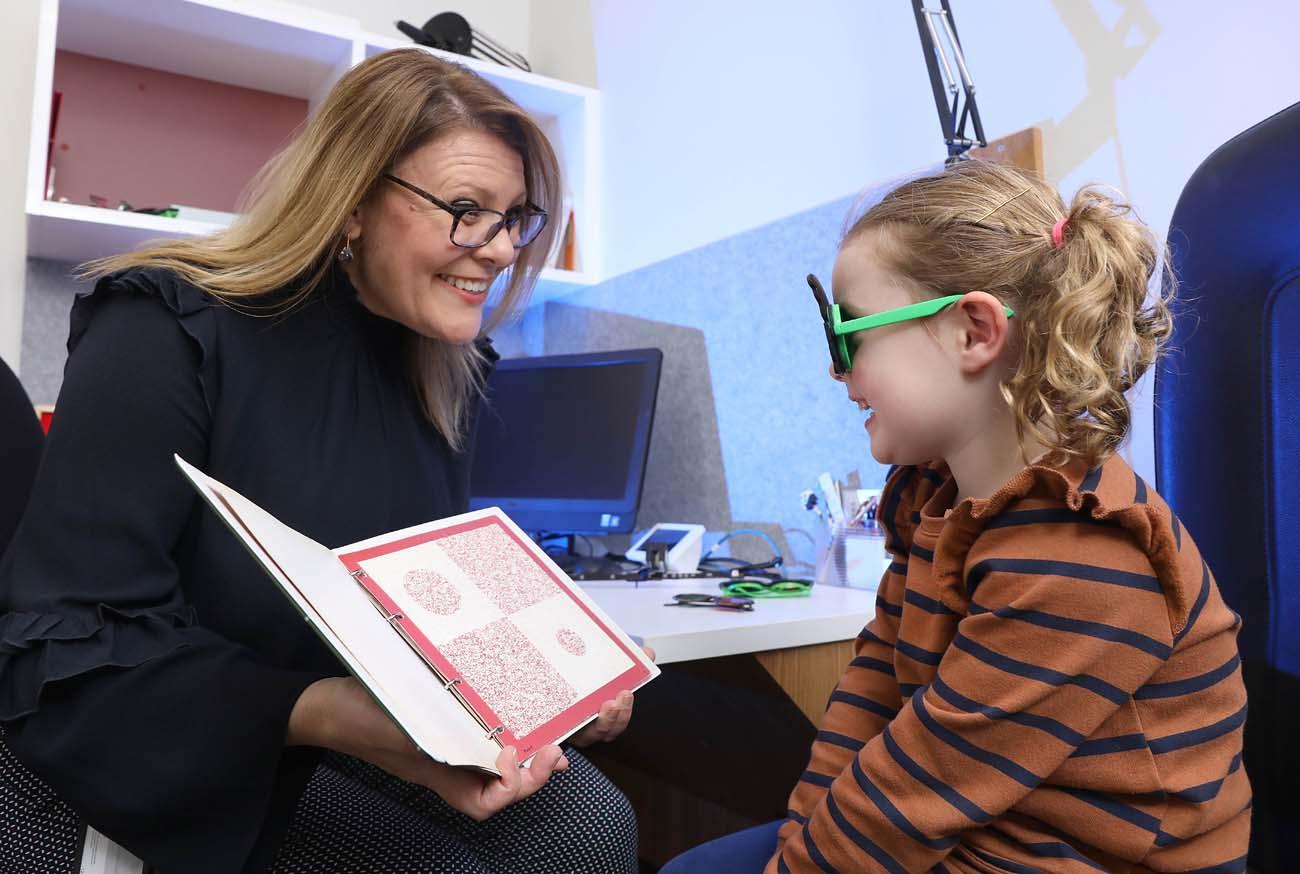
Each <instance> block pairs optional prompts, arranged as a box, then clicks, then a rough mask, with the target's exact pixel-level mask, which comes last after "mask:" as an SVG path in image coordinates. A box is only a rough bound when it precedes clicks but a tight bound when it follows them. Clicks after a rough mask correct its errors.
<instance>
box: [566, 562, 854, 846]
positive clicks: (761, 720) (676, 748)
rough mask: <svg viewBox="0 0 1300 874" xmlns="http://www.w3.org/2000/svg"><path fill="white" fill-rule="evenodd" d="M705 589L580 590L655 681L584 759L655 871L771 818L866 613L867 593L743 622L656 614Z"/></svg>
mask: <svg viewBox="0 0 1300 874" xmlns="http://www.w3.org/2000/svg"><path fill="white" fill-rule="evenodd" d="M718 582H719V580H654V581H648V582H643V583H641V584H640V585H639V586H634V585H633V584H632V583H631V582H625V581H583V582H581V583H580V585H581V586H582V588H583V590H584V591H586V592H587V594H588V595H589V596H590V597H591V598H592V600H594V601H595V602H596V603H597V604H599V605H600V607H601V609H603V610H604V611H605V612H606V613H608V614H609V616H610V618H611V619H613V620H614V621H615V622H617V623H618V624H619V625H620V626H621V627H622V628H623V630H624V631H626V632H627V633H628V634H629V635H631V636H632V637H633V638H635V639H637V640H639V641H640V642H642V643H644V644H646V645H648V646H650V647H652V648H653V649H654V650H655V655H656V661H657V662H658V664H659V665H660V666H661V668H662V669H663V674H662V675H661V676H660V677H659V679H657V680H655V681H654V682H652V683H650V685H648V686H646V687H645V688H644V689H642V690H640V691H638V692H637V705H636V710H635V712H634V714H633V717H632V723H631V725H630V726H629V728H628V731H627V732H626V733H625V735H624V736H623V737H622V738H620V739H619V740H618V741H615V742H614V743H613V744H610V745H598V746H597V747H593V748H588V749H587V750H586V751H585V752H587V753H588V755H590V756H591V758H593V759H594V760H595V761H596V763H597V764H598V765H599V766H600V767H601V768H602V769H603V770H604V771H605V772H606V773H607V774H608V775H609V776H610V778H611V779H613V780H614V782H615V783H616V784H617V785H618V786H619V788H621V789H622V790H623V792H624V793H625V794H626V795H627V796H628V798H629V799H630V800H631V802H632V806H633V807H634V808H635V809H636V812H637V819H638V823H639V825H640V830H641V855H642V857H643V858H645V859H647V860H648V861H651V862H653V863H655V864H662V863H663V862H665V861H667V860H668V859H669V858H671V857H672V856H674V855H676V854H677V853H678V852H680V851H682V850H685V849H687V848H688V847H691V846H694V845H696V844H698V843H701V842H703V841H706V840H710V839H712V838H715V837H719V836H721V835H723V834H727V833H729V832H732V831H736V830H738V829H741V828H745V827H747V826H750V825H756V824H758V823H761V822H767V821H770V820H772V819H776V818H778V817H781V816H783V815H784V813H785V802H786V798H787V796H788V795H789V793H790V789H791V788H792V787H793V786H794V783H795V781H796V780H797V779H798V777H799V774H800V773H801V772H802V771H803V769H804V767H806V765H807V761H808V750H809V747H810V746H811V744H812V739H813V735H814V734H815V727H814V726H815V725H816V724H817V722H818V721H819V720H820V719H821V714H822V711H823V710H824V709H825V707H826V700H827V698H828V697H829V696H830V693H831V690H832V689H833V688H834V686H835V683H836V682H838V680H839V678H840V674H841V673H843V671H844V668H845V667H846V666H847V665H848V663H849V661H850V660H851V659H852V658H853V641H854V639H855V638H856V637H857V635H858V632H859V631H861V630H862V627H863V626H864V625H866V624H867V622H868V620H870V618H871V617H872V615H874V613H875V602H876V592H875V590H874V589H872V590H866V589H846V588H839V587H835V586H816V587H814V588H813V590H812V592H811V593H810V594H809V595H808V597H806V598H771V599H761V598H760V599H756V600H755V604H754V610H753V611H752V612H743V611H738V610H724V609H719V608H709V607H667V606H664V605H665V604H666V603H667V602H669V601H671V600H672V596H673V595H674V594H677V593H681V592H709V593H713V592H717V591H718Z"/></svg>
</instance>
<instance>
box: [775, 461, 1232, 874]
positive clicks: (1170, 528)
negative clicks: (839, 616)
mask: <svg viewBox="0 0 1300 874" xmlns="http://www.w3.org/2000/svg"><path fill="white" fill-rule="evenodd" d="M955 495H956V484H955V483H954V481H953V479H952V477H951V476H950V475H949V474H948V471H947V469H946V468H945V467H942V466H923V467H906V468H899V469H897V470H896V471H894V472H893V473H892V475H891V476H890V479H889V482H888V484H887V485H886V488H885V492H884V495H883V500H882V503H881V507H882V511H881V517H882V522H883V523H884V524H885V527H886V530H887V548H888V549H889V551H890V554H891V556H892V559H893V561H892V564H891V565H890V567H889V569H888V571H887V572H886V573H885V575H884V578H883V580H882V581H881V584H880V589H879V597H878V599H877V601H876V608H877V609H876V615H875V618H874V619H872V621H871V622H870V623H869V624H868V625H867V627H866V628H865V629H863V631H862V633H861V635H860V636H859V637H858V641H857V645H856V657H855V658H854V659H853V661H852V662H851V663H850V664H849V666H848V668H847V669H846V670H845V672H844V676H843V677H842V678H841V679H840V682H839V684H838V686H837V687H836V689H835V691H834V693H832V695H831V698H830V703H829V705H828V706H827V710H826V714H825V716H824V717H823V719H822V723H821V725H820V730H819V731H818V732H817V739H816V741H815V742H814V744H813V748H812V755H811V758H810V761H809V763H808V769H807V770H806V771H805V772H804V774H803V776H802V777H801V778H800V781H799V783H798V784H797V785H796V787H795V789H794V792H793V793H792V794H791V796H790V805H789V806H790V810H789V814H788V821H787V822H785V823H784V824H783V825H782V827H781V830H780V832H779V840H778V845H777V853H776V855H775V856H774V857H773V858H772V860H771V861H770V862H769V863H768V865H767V869H766V870H767V872H768V874H777V872H791V874H803V872H811V871H844V872H848V871H852V872H859V871H861V872H866V871H887V872H912V871H936V872H953V874H957V872H963V874H967V872H981V874H988V872H1008V871H1009V872H1021V871H1050V872H1068V874H1075V872H1078V874H1084V872H1089V874H1094V872H1097V871H1122V872H1133V874H1138V872H1163V871H1199V872H1207V874H1208V872H1223V874H1227V872H1240V871H1244V870H1245V867H1246V860H1245V856H1246V847H1247V841H1248V838H1249V833H1250V804H1251V792H1250V783H1249V781H1248V780H1247V777H1246V771H1245V769H1244V768H1243V767H1242V764H1241V749H1242V727H1243V725H1244V723H1245V720H1246V692H1245V687H1244V685H1243V684H1242V678H1241V665H1240V659H1239V657H1238V654H1237V642H1236V639H1237V629H1238V626H1239V625H1240V622H1241V620H1240V617H1238V616H1237V615H1236V614H1235V613H1234V612H1233V611H1232V610H1230V609H1229V608H1228V607H1227V605H1225V604H1224V602H1223V599H1222V598H1221V597H1220V595H1219V590H1218V587H1217V586H1216V585H1215V583H1214V577H1213V575H1212V574H1211V573H1210V569H1209V567H1208V566H1207V565H1206V563H1205V562H1204V560H1202V558H1201V556H1200V554H1199V552H1198V551H1197V549H1196V545H1195V544H1194V543H1193V542H1192V539H1191V537H1190V536H1188V534H1187V532H1186V531H1185V530H1183V528H1182V526H1181V525H1180V524H1179V521H1178V518H1177V517H1176V516H1175V515H1174V514H1173V513H1172V512H1171V511H1170V509H1169V507H1168V505H1166V504H1165V502H1164V501H1163V500H1162V499H1161V498H1160V496H1159V495H1157V494H1156V493H1155V492H1154V491H1153V490H1152V489H1151V488H1150V487H1148V486H1147V484H1146V483H1145V482H1143V480H1142V479H1141V478H1140V477H1138V476H1137V475H1136V474H1135V473H1134V472H1133V470H1132V469H1131V468H1130V467H1129V466H1128V465H1127V464H1126V463H1125V462H1124V461H1123V459H1121V458H1119V457H1118V456H1115V457H1112V458H1110V459H1109V460H1108V461H1106V462H1105V463H1104V464H1103V465H1101V466H1098V467H1096V468H1093V469H1091V470H1087V469H1085V468H1084V465H1082V464H1079V465H1077V466H1075V467H1073V468H1070V467H1067V468H1060V469H1055V468H1048V467H1029V468H1025V469H1024V470H1022V471H1021V472H1020V473H1019V474H1017V475H1016V476H1015V477H1014V478H1012V479H1011V480H1010V481H1009V482H1008V483H1007V484H1006V485H1004V486H1003V487H1002V488H1001V489H1000V490H999V491H998V492H997V493H996V494H995V495H993V496H992V497H991V498H988V499H983V500H974V501H963V502H962V503H961V504H960V505H958V506H957V507H955V508H954V509H952V510H951V511H948V508H949V507H951V506H952V503H953V499H954V497H955Z"/></svg>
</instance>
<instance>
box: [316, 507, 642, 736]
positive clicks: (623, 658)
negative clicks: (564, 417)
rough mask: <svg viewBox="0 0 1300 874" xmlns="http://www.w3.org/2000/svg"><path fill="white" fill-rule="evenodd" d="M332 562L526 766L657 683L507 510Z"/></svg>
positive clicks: (375, 542) (347, 553) (380, 542)
mask: <svg viewBox="0 0 1300 874" xmlns="http://www.w3.org/2000/svg"><path fill="white" fill-rule="evenodd" d="M334 553H335V555H337V556H338V558H339V560H340V561H342V562H343V566H344V567H345V568H346V569H347V571H348V573H349V574H350V575H352V577H353V578H354V579H356V580H357V582H358V583H359V584H360V585H361V586H362V587H363V588H364V589H365V590H366V592H367V593H368V594H369V595H370V597H371V599H372V600H373V602H374V605H375V607H376V609H377V610H378V611H379V612H380V613H381V614H382V615H383V617H384V619H385V621H387V622H389V623H390V624H391V625H392V626H393V627H394V628H395V629H397V630H398V631H399V632H400V633H401V635H402V637H403V638H405V640H406V641H407V643H409V644H410V646H411V647H412V648H413V649H415V650H416V651H417V652H419V654H420V655H421V657H422V658H423V659H424V660H425V661H426V662H427V663H428V664H429V666H430V667H431V668H433V670H434V671H435V672H436V673H437V674H438V676H439V677H440V678H441V680H442V682H443V683H444V685H445V686H446V687H447V689H448V691H450V692H452V693H453V694H455V695H457V696H458V697H459V698H461V699H462V701H463V703H464V704H465V706H466V707H467V708H468V709H469V710H470V711H472V712H473V714H474V715H475V716H476V717H477V719H478V720H479V723H480V725H481V726H482V727H483V728H484V729H486V730H487V731H488V732H489V733H490V734H494V735H495V736H496V738H497V740H499V742H500V743H502V744H503V745H510V746H514V747H515V748H516V749H517V750H518V751H519V757H520V758H521V759H523V758H526V757H527V756H529V755H531V754H532V753H533V752H535V751H536V750H537V749H539V748H540V747H542V746H545V745H546V744H550V743H556V742H558V741H560V740H562V739H564V738H566V737H568V736H569V735H570V734H572V733H573V732H574V731H575V730H576V729H578V728H579V727H581V726H582V725H584V724H585V723H587V722H588V721H589V720H590V719H591V718H592V717H593V716H594V715H595V714H596V713H597V712H598V711H599V710H600V705H601V704H602V703H603V702H605V701H608V700H610V699H612V698H614V697H616V696H617V695H618V693H619V692H621V691H623V690H625V689H636V688H639V687H640V686H642V685H643V684H645V683H646V682H648V681H649V680H650V679H652V678H653V676H654V675H655V674H657V673H658V671H657V669H655V668H654V666H653V664H649V663H647V662H646V660H645V658H644V655H643V653H642V652H641V650H640V648H639V647H637V645H636V644H635V643H633V642H632V640H631V639H629V638H628V637H627V635H626V634H624V633H623V632H622V631H620V630H619V629H618V628H617V627H616V626H615V625H614V624H613V622H612V621H610V619H609V617H607V616H606V615H605V614H604V613H603V612H602V611H601V610H600V608H599V607H598V606H596V605H595V604H594V603H592V602H591V601H590V599H588V598H587V596H586V595H585V594H584V593H583V592H582V590H581V589H580V588H579V587H578V586H577V585H575V584H574V583H573V581H572V580H570V579H569V578H568V577H567V576H566V575H565V574H564V572H563V571H561V570H560V569H559V568H558V567H557V566H556V565H555V564H554V563H553V562H552V561H551V560H550V558H549V557H548V556H547V555H546V553H545V552H543V551H542V550H541V548H539V547H538V546H537V544H535V543H534V542H533V541H532V540H531V539H530V538H529V537H527V536H526V535H525V534H524V533H523V532H522V531H520V530H519V528H517V527H516V526H515V524H514V523H513V522H512V521H511V520H510V518H509V517H507V516H506V515H505V513H504V512H502V511H501V510H499V509H496V508H492V509H487V510H479V511H475V512H473V513H467V514H464V515H461V516H455V517H452V518H450V519H445V520H442V521H439V522H434V523H430V524H427V525H421V526H418V527H416V528H410V529H406V530H405V531H400V532H396V533H394V534H386V535H382V536H380V537H376V538H372V539H370V540H367V541H364V542H362V543H357V544H353V545H351V546H347V547H343V548H341V549H337V550H335V551H334Z"/></svg>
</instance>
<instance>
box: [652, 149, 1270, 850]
mask: <svg viewBox="0 0 1300 874" xmlns="http://www.w3.org/2000/svg"><path fill="white" fill-rule="evenodd" d="M1158 254H1159V253H1158V250H1157V247H1156V245H1155V243H1154V241H1153V239H1152V236H1151V234H1150V233H1149V232H1148V231H1147V230H1146V228H1145V227H1144V226H1142V225H1141V224H1140V223H1139V222H1138V221H1136V220H1135V219H1134V218H1132V217H1130V215H1129V210H1128V207H1127V206H1126V205H1124V204H1121V203H1118V202H1116V201H1114V200H1112V199H1110V198H1109V197H1108V196H1107V195H1106V194H1104V193H1102V192H1101V191H1099V190H1097V189H1093V188H1087V189H1084V190H1083V191H1081V192H1079V194H1077V195H1076V196H1075V198H1074V201H1073V203H1072V204H1070V205H1069V207H1068V208H1067V207H1066V206H1065V204H1064V203H1063V202H1062V201H1061V199H1060V197H1059V196H1058V195H1057V194H1056V192H1055V191H1054V190H1053V189H1052V188H1051V187H1050V186H1048V185H1046V184H1045V183H1044V182H1042V181H1041V180H1039V179H1036V178H1033V177H1031V176H1029V175H1027V174H1025V173H1023V172H1020V171H1018V170H1015V169H1011V168H1008V167H1005V166H1001V165H996V164H988V163H982V162H976V161H969V162H963V163H959V164H956V165H953V166H951V167H949V168H948V169H946V170H944V171H943V172H941V173H939V174H937V175H932V176H928V177H924V178H919V179H915V180H912V181H910V182H907V183H906V184H904V185H902V186H901V187H899V188H898V189H896V190H894V191H893V192H892V193H890V194H889V195H887V196H886V197H885V198H884V199H883V200H882V201H881V202H880V203H879V204H877V205H876V206H874V207H873V208H871V209H870V210H869V211H867V212H866V213H865V214H864V215H863V216H862V218H860V219H859V220H857V222H856V223H855V224H854V225H853V226H852V227H851V229H850V230H849V232H848V234H847V235H846V237H845V240H844V242H843V244H842V246H841V249H840V253H839V257H838V258H837V260H836V263H835V270H834V277H833V289H834V299H835V301H836V304H835V305H829V303H828V302H827V301H826V300H825V296H824V293H822V292H821V290H820V287H819V286H818V285H817V284H816V280H815V279H814V278H812V277H809V282H810V284H812V285H813V286H814V292H815V293H816V294H817V295H818V298H819V302H821V303H822V304H823V308H822V314H823V319H824V320H825V322H826V329H827V337H828V339H830V341H831V357H832V359H833V365H832V367H833V372H834V375H835V376H836V378H837V379H840V380H841V381H842V382H843V383H844V385H845V386H846V388H847V389H848V395H849V399H850V400H852V401H855V402H856V403H857V404H858V406H859V407H860V408H861V409H863V410H866V411H868V415H867V420H866V430H867V432H868V433H869V434H870V435H871V453H872V455H874V456H875V457H876V459H877V460H879V461H881V462H882V463H888V464H892V465H895V468H894V470H893V471H892V472H891V475H890V477H889V481H888V483H887V485H886V487H885V491H884V495H883V497H882V501H881V507H882V509H881V520H882V522H883V524H884V525H885V527H886V528H887V531H888V540H887V542H888V548H889V550H890V552H891V554H892V557H893V563H892V565H891V566H890V568H889V570H888V571H887V572H886V573H885V576H884V579H883V580H882V581H881V584H880V593H879V599H878V601H877V611H876V616H875V619H873V620H872V621H871V623H870V624H869V625H868V626H867V627H866V629H864V630H863V631H862V633H861V635H860V636H859V637H858V640H857V645H856V650H857V657H856V658H854V659H853V661H852V663H851V664H850V665H849V666H848V668H847V670H846V671H845V673H844V675H843V677H842V678H841V680H840V683H839V685H838V687H837V689H836V691H835V692H834V693H833V694H832V695H831V699H830V703H829V706H828V708H827V711H826V715H825V717H824V718H823V720H822V724H821V726H820V731H818V733H817V740H816V742H815V743H814V745H813V749H812V754H811V758H810V761H809V765H808V769H807V771H805V772H804V774H803V777H802V778H801V780H800V782H799V783H798V784H797V786H796V787H795V789H794V791H793V793H792V795H791V796H790V803H789V807H790V810H789V813H788V818H787V820H786V821H785V822H784V823H774V824H772V825H770V826H761V827H759V828H758V829H751V830H750V831H748V832H742V833H740V834H739V835H733V836H731V837H728V838H723V839H722V840H720V841H716V842H714V843H713V844H706V845H705V846H704V847H700V848H697V849H696V850H694V851H691V853H688V854H686V855H685V856H682V857H679V859H678V860H676V861H674V862H673V863H670V864H669V866H668V867H667V868H665V869H664V872H665V874H684V872H688V871H703V870H709V871H732V870H734V871H742V870H748V871H757V870H758V869H759V868H760V867H761V866H762V864H763V862H764V861H766V866H767V867H766V871H767V872H769V874H773V872H794V874H801V872H808V871H831V870H834V871H844V872H848V871H853V872H860V871H889V872H910V871H931V870H933V871H938V872H1001V871H1011V872H1019V871H1049V872H1096V871H1124V872H1147V871H1193V870H1195V871H1204V872H1210V871H1214V872H1239V871H1244V870H1245V864H1246V862H1245V857H1246V849H1247V841H1248V838H1249V828H1250V801H1251V793H1250V784H1249V782H1248V780H1247V777H1246V772H1245V770H1244V769H1243V768H1242V766H1241V748H1242V726H1243V723H1244V722H1245V715H1246V694H1245V689H1244V686H1243V685H1242V679H1241V670H1240V661H1239V658H1238V655H1237V645H1236V635H1237V628H1238V625H1239V622H1240V620H1239V617H1237V615H1236V614H1235V613H1233V612H1232V611H1231V610H1230V609H1229V608H1228V607H1227V606H1226V605H1225V604H1224V603H1223V600H1222V599H1221V597H1220V595H1219V591H1218V588H1217V587H1216V586H1215V583H1214V579H1213V577H1212V576H1211V574H1210V570H1209V568H1208V567H1207V566H1206V565H1205V563H1204V561H1203V560H1202V559H1201V557H1200V555H1199V553H1198V552H1197V549H1196V546H1195V544H1194V543H1193V542H1192V539H1191V537H1190V536H1189V534H1188V533H1187V532H1186V531H1185V530H1184V529H1183V528H1182V527H1181V526H1180V524H1179V522H1178V519H1177V517H1176V516H1175V515H1174V514H1173V512H1172V511H1171V510H1170V509H1169V507H1168V506H1167V505H1166V504H1165V503H1164V502H1163V500H1161V498H1160V496H1159V495H1157V494H1156V493H1155V492H1154V491H1153V490H1152V489H1151V487H1150V486H1149V485H1147V484H1146V483H1145V482H1144V481H1143V480H1142V479H1141V478H1140V477H1138V476H1137V475H1136V474H1134V472H1133V470H1132V469H1131V468H1130V467H1129V466H1128V465H1127V464H1126V463H1125V462H1124V461H1123V459H1122V458H1120V457H1119V456H1118V455H1116V454H1115V450H1116V448H1117V447H1118V446H1119V445H1120V443H1121V442H1122V440H1123V439H1124V437H1125V435H1126V432H1127V431H1128V427H1129V415H1130V409H1129V404H1128V401H1127V399H1126V397H1125V393H1126V392H1127V391H1128V390H1129V389H1130V388H1132V386H1133V385H1134V384H1135V383H1136V382H1137V380H1138V379H1139V377H1141V376H1142V374H1143V373H1145V372H1146V370H1147V369H1148V368H1149V367H1150V366H1151V364H1152V362H1153V361H1154V360H1155V357H1156V354H1157V352H1158V350H1159V348H1160V346H1161V344H1162V342H1163V341H1164V340H1165V339H1166V338H1167V337H1168V336H1169V333H1170V328H1171V320H1170V315H1169V310H1168V300H1167V299H1154V300H1151V301H1147V289H1148V282H1149V280H1150V278H1151V275H1152V273H1153V271H1154V269H1155V265H1156V264H1157V261H1158ZM1189 461H1191V459H1189ZM774 846H775V850H776V852H775V855H773V854H772V851H773V847H774ZM746 854H748V855H746ZM722 859H726V860H727V861H726V862H725V863H724V862H721V861H719V860H722ZM746 860H747V861H746Z"/></svg>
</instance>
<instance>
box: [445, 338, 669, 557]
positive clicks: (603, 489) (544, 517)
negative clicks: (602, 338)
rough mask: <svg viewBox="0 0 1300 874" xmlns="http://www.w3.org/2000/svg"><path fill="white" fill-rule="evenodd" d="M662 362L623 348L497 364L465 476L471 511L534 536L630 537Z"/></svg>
mask: <svg viewBox="0 0 1300 874" xmlns="http://www.w3.org/2000/svg"><path fill="white" fill-rule="evenodd" d="M662 363H663V353H662V352H660V351H659V350H658V349H628V350H623V351H618V352H592V353H585V354H579V355H548V356H545V357H540V358H507V359H502V360H501V361H499V362H498V363H497V366H496V369H495V371H493V373H492V375H491V377H489V379H488V383H487V386H486V391H487V403H486V404H484V406H483V409H482V412H481V413H480V415H479V421H478V432H477V435H476V438H475V441H474V462H473V467H472V469H471V473H470V499H469V506H470V509H471V510H476V509H480V508H482V507H500V508H501V509H503V510H505V511H506V513H507V515H509V516H510V518H512V519H514V520H515V523H516V524H518V525H519V527H520V528H523V529H524V530H525V531H527V532H529V533H530V534H534V535H537V534H541V533H546V534H627V533H630V532H631V531H632V525H633V522H634V521H635V519H636V510H637V505H638V504H639V503H640V502H641V484H642V482H643V480H644V479H645V467H646V455H647V454H648V452H649V449H650V429H651V426H652V425H653V423H654V412H655V398H656V397H657V395H658V393H659V371H660V369H661V365H662Z"/></svg>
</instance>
